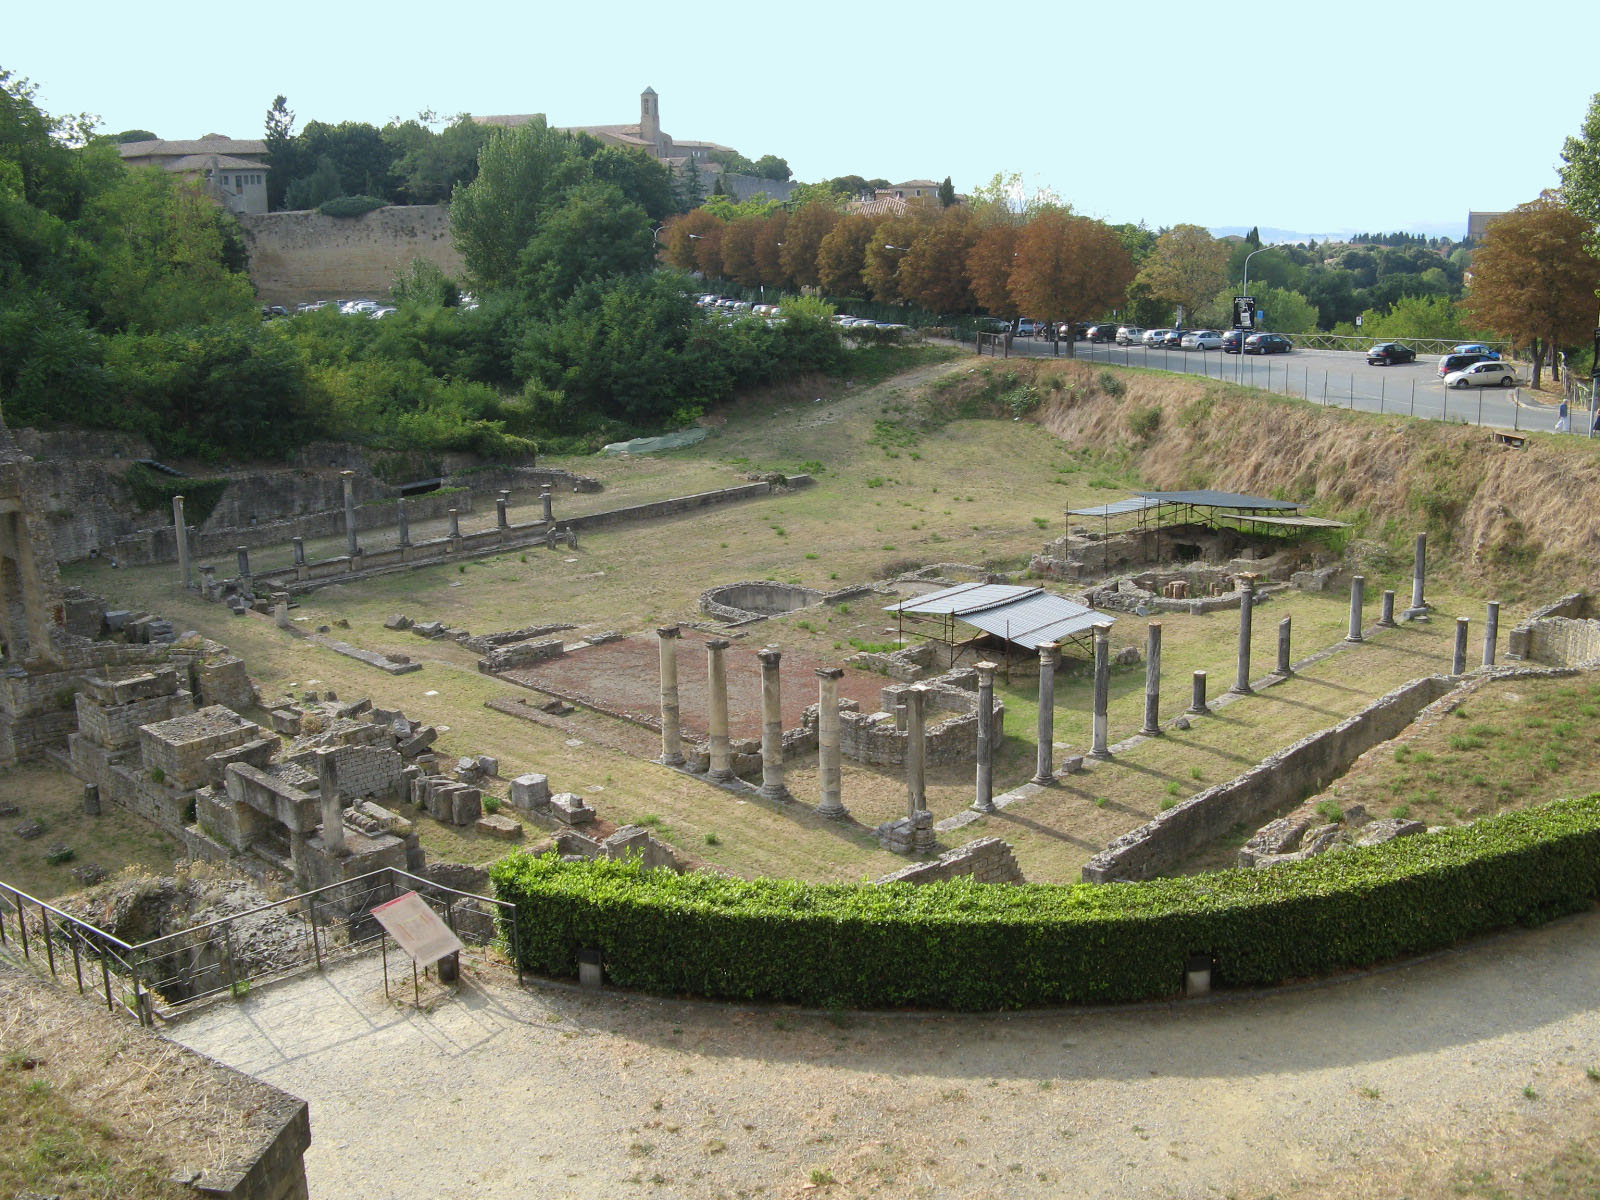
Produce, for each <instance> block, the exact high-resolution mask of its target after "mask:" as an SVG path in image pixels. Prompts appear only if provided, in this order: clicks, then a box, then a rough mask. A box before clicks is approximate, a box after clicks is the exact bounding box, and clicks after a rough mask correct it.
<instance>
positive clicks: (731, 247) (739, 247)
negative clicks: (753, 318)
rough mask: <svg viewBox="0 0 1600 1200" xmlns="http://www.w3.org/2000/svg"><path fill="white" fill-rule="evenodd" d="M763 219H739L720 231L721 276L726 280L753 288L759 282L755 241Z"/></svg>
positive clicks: (759, 275)
mask: <svg viewBox="0 0 1600 1200" xmlns="http://www.w3.org/2000/svg"><path fill="white" fill-rule="evenodd" d="M765 220H766V218H765V217H740V218H739V219H738V220H736V221H730V222H729V223H728V224H727V225H725V226H723V229H722V274H723V277H724V278H726V279H731V280H733V281H734V282H735V283H742V284H744V285H745V286H746V287H755V286H756V285H757V284H758V283H760V282H761V273H760V269H759V268H758V266H757V265H756V239H757V238H758V237H759V236H760V229H761V225H762V224H763V222H764V221H765Z"/></svg>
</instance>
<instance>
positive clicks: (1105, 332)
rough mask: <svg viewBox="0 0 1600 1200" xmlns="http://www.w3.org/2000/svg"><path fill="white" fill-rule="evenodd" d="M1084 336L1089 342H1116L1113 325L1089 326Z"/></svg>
mask: <svg viewBox="0 0 1600 1200" xmlns="http://www.w3.org/2000/svg"><path fill="white" fill-rule="evenodd" d="M1086 336H1087V337H1088V339H1089V340H1090V341H1091V342H1100V343H1105V342H1114V341H1116V340H1117V327H1116V326H1115V325H1091V326H1089V332H1088V334H1087V335H1086Z"/></svg>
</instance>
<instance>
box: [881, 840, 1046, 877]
mask: <svg viewBox="0 0 1600 1200" xmlns="http://www.w3.org/2000/svg"><path fill="white" fill-rule="evenodd" d="M947 879H971V880H972V881H973V882H974V883H1026V882H1027V880H1025V879H1024V878H1023V877H1022V868H1021V867H1020V866H1018V865H1017V856H1016V854H1015V853H1013V852H1012V849H1011V846H1010V844H1009V843H1007V842H1005V841H1002V840H1001V839H1000V838H997V837H987V838H979V839H978V840H977V841H974V842H968V843H967V844H966V845H965V846H961V847H958V848H957V849H955V850H949V851H946V852H945V853H944V854H941V855H940V856H939V857H938V858H935V859H933V860H931V861H930V862H921V863H912V864H911V865H910V866H909V867H902V868H901V869H900V870H898V871H893V872H891V873H889V874H888V875H885V876H883V877H882V878H880V879H878V880H876V881H875V882H876V883H878V884H880V885H881V884H885V883H939V882H942V881H944V880H947Z"/></svg>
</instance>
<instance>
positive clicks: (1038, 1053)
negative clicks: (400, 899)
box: [170, 913, 1600, 1200]
mask: <svg viewBox="0 0 1600 1200" xmlns="http://www.w3.org/2000/svg"><path fill="white" fill-rule="evenodd" d="M1597 944H1600V913H1592V914H1585V915H1582V916H1579V917H1575V918H1569V919H1566V920H1563V921H1561V922H1558V923H1556V924H1554V925H1551V926H1548V927H1546V928H1543V929H1540V930H1534V931H1527V932H1517V933H1513V934H1509V935H1506V936H1504V937H1500V938H1497V939H1493V940H1491V941H1488V942H1485V943H1482V944H1479V945H1477V946H1474V947H1471V948H1469V949H1468V950H1466V951H1463V952H1457V953H1451V954H1445V955H1440V956H1437V957H1435V958H1432V959H1429V960H1426V961H1423V962H1419V963H1414V964H1411V965H1408V966H1404V967H1400V968H1397V969H1392V970H1387V971H1382V972H1378V973H1375V974H1371V975H1367V976H1363V977H1359V978H1353V979H1350V980H1346V981H1343V982H1339V983H1333V984H1327V985H1319V986H1313V987H1306V988H1302V989H1298V990H1290V991H1283V992H1278V993H1273V994H1262V995H1253V996H1238V997H1219V998H1217V999H1215V1000H1213V1001H1211V1002H1201V1003H1186V1004H1176V1005H1159V1006H1150V1007H1146V1008H1141V1009H1127V1010H1107V1011H1098V1012H1054V1013H1029V1014H1022V1015H1013V1016H995V1017H973V1016H934V1015H929V1016H924V1015H859V1016H858V1015H854V1014H851V1015H817V1014H806V1013H797V1012H794V1011H790V1010H782V1009H773V1008H765V1009H758V1008H743V1009H741V1008H734V1007H724V1006H719V1005H711V1004H700V1003H679V1002H671V1001H658V1000H653V999H648V998H642V997H636V996H626V995H621V994H616V993H610V992H605V993H589V992H580V991H578V990H576V989H574V988H570V987H556V986H549V985H530V986H529V987H527V988H526V989H523V990H518V989H517V988H516V986H515V982H514V979H512V978H511V977H510V976H509V975H508V974H506V973H505V972H503V971H502V970H501V969H499V968H496V967H492V966H482V965H478V966H469V967H468V969H467V970H466V972H464V984H463V987H462V990H461V991H460V993H459V994H458V995H455V996H448V995H443V994H439V993H435V994H434V996H433V997H432V999H431V1000H430V997H429V994H428V993H426V992H425V993H424V995H423V1006H422V1010H420V1011H419V1010H417V1009H415V1008H413V1007H412V1006H411V1004H410V998H411V991H410V979H409V971H407V972H405V973H404V975H403V976H402V975H401V974H400V972H399V971H398V969H397V964H396V961H395V956H394V955H393V954H391V956H390V966H391V970H395V971H396V977H397V980H399V981H401V982H403V985H404V986H403V987H397V988H396V992H395V997H396V998H395V1000H394V1001H386V1000H385V998H384V995H383V988H382V976H381V968H380V964H379V961H378V960H377V959H376V958H365V959H361V960H358V961H355V962H351V963H347V964H343V965H341V966H339V967H337V968H335V969H333V970H330V971H329V973H328V974H326V975H324V976H315V975H313V976H310V977H307V978H304V979H301V980H296V981H291V982H287V983H284V984H281V985H278V986H275V987H271V988H267V989H264V990H261V991H258V992H257V993H255V994H252V995H251V996H250V997H249V998H248V999H246V1000H244V1001H242V1002H239V1003H230V1004H219V1005H215V1006H213V1007H210V1008H209V1009H205V1010H201V1011H199V1012H197V1013H196V1014H195V1015H193V1016H191V1017H188V1018H186V1019H185V1020H183V1021H182V1022H180V1023H178V1024H177V1025H176V1026H175V1027H174V1028H173V1029H172V1030H171V1031H170V1032H171V1035H172V1036H174V1037H176V1038H177V1039H179V1040H181V1041H183V1042H184V1043H186V1044H188V1045H190V1046H192V1047H194V1048H196V1049H198V1050H202V1051H204V1052H205V1053H208V1054H211V1055H213V1056H214V1057H217V1058H219V1059H221V1060H222V1061H224V1062H226V1063H228V1064H230V1065H232V1066H235V1067H238V1068H241V1069H243V1070H245V1071H248V1072H250V1073H252V1074H255V1075H258V1076H259V1077H261V1078H263V1079H266V1080H268V1081H269V1082H271V1083H274V1084H277V1085H278V1086H279V1087H282V1088H285V1089H287V1090H288V1091H290V1092H293V1093H295V1094H297V1095H299V1096H303V1097H305V1098H306V1099H308V1100H309V1101H310V1102H311V1124H312V1138H313V1141H312V1146H311V1149H310V1151H309V1152H308V1154H307V1159H306V1161H307V1167H308V1170H309V1174H310V1179H311V1190H312V1195H313V1196H314V1197H317V1198H318V1200H323V1198H332V1197H350V1196H360V1197H363V1200H410V1198H412V1197H415V1198H417V1200H436V1198H440V1200H450V1198H452V1197H467V1196H471V1197H474V1198H485V1200H494V1198H499V1197H506V1198H510V1197H530V1196H551V1197H627V1196H659V1197H680V1196H681V1197H723V1196H726V1197H754V1196H763V1197H787V1196H801V1195H803V1194H811V1195H817V1196H830V1197H854V1196H865V1195H869V1194H872V1195H879V1196H891V1197H898V1196H906V1197H947V1196H948V1197H962V1198H979V1197H996V1198H998V1197H1051V1198H1055V1197H1062V1196H1075V1197H1079V1196H1081V1197H1108V1198H1109V1197H1117V1198H1130V1197H1206V1196H1223V1195H1228V1196H1240V1197H1264V1196H1266V1195H1268V1194H1269V1193H1270V1194H1276V1195H1285V1194H1289V1193H1299V1194H1303V1195H1315V1196H1319V1197H1320V1196H1351V1197H1354V1196H1360V1197H1363V1198H1364V1200H1365V1198H1368V1197H1386V1196H1401V1195H1408V1196H1430V1195H1444V1194H1449V1195H1454V1194H1458V1193H1457V1192H1456V1191H1455V1190H1454V1189H1453V1187H1452V1185H1453V1184H1457V1183H1460V1181H1462V1180H1464V1179H1467V1178H1468V1176H1470V1175H1471V1174H1472V1173H1474V1172H1477V1171H1479V1170H1480V1169H1481V1168H1483V1167H1485V1166H1488V1167H1490V1168H1492V1169H1494V1170H1496V1171H1502V1170H1507V1171H1514V1170H1517V1169H1520V1168H1521V1167H1522V1166H1524V1165H1527V1164H1529V1163H1532V1164H1544V1163H1547V1162H1548V1161H1549V1159H1550V1157H1551V1156H1552V1155H1553V1154H1554V1153H1556V1151H1557V1150H1559V1149H1560V1147H1561V1146H1562V1145H1563V1144H1565V1142H1566V1140H1567V1139H1569V1138H1587V1139H1592V1138H1593V1136H1594V1130H1595V1129H1596V1128H1600V1084H1597V1083H1596V1082H1594V1081H1593V1080H1591V1078H1590V1077H1589V1076H1588V1075H1587V1073H1586V1068H1589V1067H1591V1066H1593V1067H1600V1004H1597V1000H1596V997H1597V995H1600V990H1597V989H1600V954H1597V951H1596V946H1597ZM402 998H403V1000H404V1003H401V1000H402ZM830 1181H832V1182H830ZM818 1183H820V1185H821V1186H812V1185H814V1184H818ZM1472 1194H1478V1193H1477V1192H1476V1191H1474V1192H1473V1193H1472ZM1511 1194H1515V1195H1519V1196H1523V1195H1529V1194H1545V1193H1530V1192H1528V1191H1525V1190H1520V1189H1519V1190H1515V1191H1513V1192H1512V1193H1511ZM1563 1194H1565V1193H1563ZM1574 1194H1576V1193H1574Z"/></svg>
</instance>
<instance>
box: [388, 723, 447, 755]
mask: <svg viewBox="0 0 1600 1200" xmlns="http://www.w3.org/2000/svg"><path fill="white" fill-rule="evenodd" d="M438 740H439V731H438V730H437V729H435V728H434V727H433V726H432V725H424V726H423V727H422V728H421V729H419V730H417V731H416V732H415V733H413V734H412V735H411V736H410V737H408V738H406V739H405V740H403V741H402V742H401V743H400V744H399V745H398V746H396V747H395V749H396V750H398V751H400V753H401V754H402V755H404V756H405V757H406V758H415V757H416V756H417V755H419V754H421V753H422V752H423V751H424V750H426V749H427V748H428V747H429V746H431V745H433V744H434V742H436V741H438Z"/></svg>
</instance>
